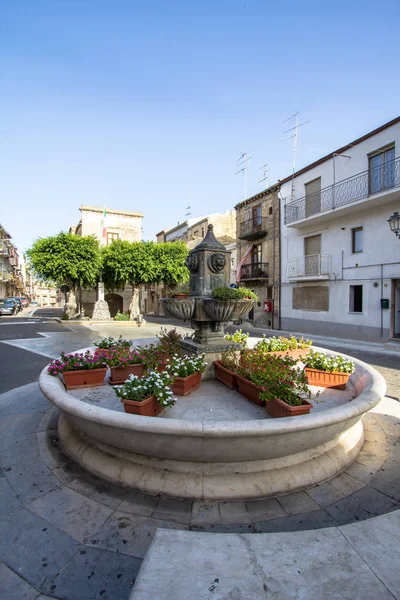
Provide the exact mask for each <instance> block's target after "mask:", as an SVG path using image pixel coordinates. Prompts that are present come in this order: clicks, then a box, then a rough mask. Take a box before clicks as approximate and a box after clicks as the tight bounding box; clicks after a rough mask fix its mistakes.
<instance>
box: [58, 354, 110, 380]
mask: <svg viewBox="0 0 400 600" xmlns="http://www.w3.org/2000/svg"><path fill="white" fill-rule="evenodd" d="M105 366H106V364H105V362H104V358H103V357H102V356H96V355H95V354H92V353H91V352H90V350H86V352H84V353H83V352H76V353H75V354H65V353H64V352H62V353H61V357H60V358H58V359H57V360H53V361H52V362H51V363H50V364H49V366H48V368H47V372H48V373H49V374H50V375H53V376H56V375H59V374H60V373H65V372H66V371H88V370H90V369H100V368H101V367H105Z"/></svg>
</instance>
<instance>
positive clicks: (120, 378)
mask: <svg viewBox="0 0 400 600" xmlns="http://www.w3.org/2000/svg"><path fill="white" fill-rule="evenodd" d="M95 355H96V356H99V357H102V358H103V361H104V362H105V364H106V365H108V366H109V367H110V370H111V377H110V383H111V384H112V385H115V384H119V383H124V381H126V379H128V377H129V375H131V374H134V375H137V376H138V377H142V375H143V373H144V369H145V365H144V359H143V356H142V354H141V352H140V348H135V349H134V350H130V349H129V348H127V347H124V346H122V347H119V346H113V347H111V348H108V349H105V348H98V349H97V350H96V352H95Z"/></svg>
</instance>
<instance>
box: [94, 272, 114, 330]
mask: <svg viewBox="0 0 400 600" xmlns="http://www.w3.org/2000/svg"><path fill="white" fill-rule="evenodd" d="M110 319H111V315H110V309H109V308H108V304H107V302H106V301H105V300H104V283H103V282H102V281H99V283H98V285H97V301H96V302H95V305H94V308H93V315H92V321H107V320H110Z"/></svg>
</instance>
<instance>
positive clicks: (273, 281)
mask: <svg viewBox="0 0 400 600" xmlns="http://www.w3.org/2000/svg"><path fill="white" fill-rule="evenodd" d="M274 209H276V207H275V206H274V202H272V214H273V219H272V223H273V225H272V231H273V234H272V235H273V236H274V241H273V246H272V265H273V266H272V285H273V287H272V289H273V293H274V295H273V298H274V304H275V295H276V294H275V290H276V277H275V275H276V270H275V244H276V238H275V212H276V210H274ZM274 316H275V307H274V306H273V309H272V323H271V325H272V329H274V325H275V318H274Z"/></svg>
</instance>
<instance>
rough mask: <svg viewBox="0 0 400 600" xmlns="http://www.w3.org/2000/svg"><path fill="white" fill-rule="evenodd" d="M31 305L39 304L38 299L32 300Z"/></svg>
mask: <svg viewBox="0 0 400 600" xmlns="http://www.w3.org/2000/svg"><path fill="white" fill-rule="evenodd" d="M31 306H39V305H38V303H37V302H36V300H32V302H31Z"/></svg>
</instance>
